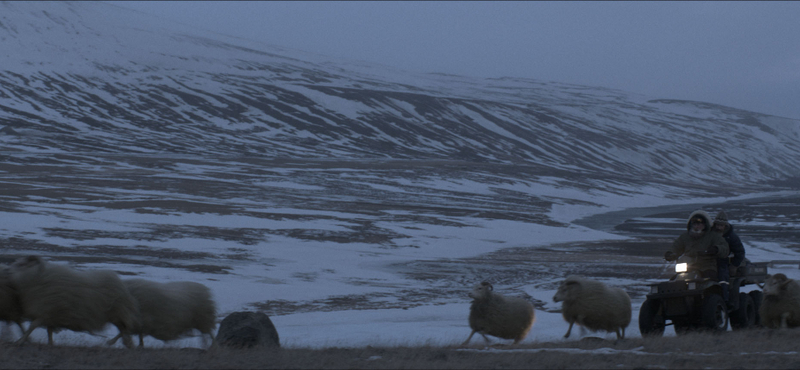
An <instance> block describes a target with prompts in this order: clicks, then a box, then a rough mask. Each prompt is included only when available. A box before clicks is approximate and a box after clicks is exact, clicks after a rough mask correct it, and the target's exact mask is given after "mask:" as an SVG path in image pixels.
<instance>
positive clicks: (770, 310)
mask: <svg viewBox="0 0 800 370" xmlns="http://www.w3.org/2000/svg"><path fill="white" fill-rule="evenodd" d="M763 293H764V298H763V301H762V302H761V308H759V310H758V313H759V315H760V316H761V324H762V325H764V326H766V327H768V328H772V329H777V328H780V329H786V328H793V327H797V326H800V284H798V283H797V281H795V280H792V279H789V278H788V277H786V275H784V274H775V275H772V276H769V277H768V278H767V281H766V282H765V283H764V289H763Z"/></svg>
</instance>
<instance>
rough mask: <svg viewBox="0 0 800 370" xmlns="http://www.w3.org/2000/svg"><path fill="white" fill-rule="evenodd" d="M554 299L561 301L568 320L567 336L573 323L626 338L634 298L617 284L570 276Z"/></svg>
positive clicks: (562, 311) (562, 310)
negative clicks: (609, 284) (614, 285)
mask: <svg viewBox="0 0 800 370" xmlns="http://www.w3.org/2000/svg"><path fill="white" fill-rule="evenodd" d="M553 301H555V302H563V303H562V304H561V315H562V316H564V320H566V321H567V322H568V323H569V329H567V334H565V335H564V338H569V335H570V333H571V332H572V325H574V324H575V323H578V325H580V326H581V327H584V328H587V329H589V330H592V331H597V330H603V331H606V332H614V333H616V334H617V340H619V339H623V338H625V328H627V327H628V324H630V323H631V298H630V297H629V296H628V293H625V291H624V290H622V289H620V288H617V287H609V286H606V285H605V284H603V283H601V282H599V281H595V280H590V279H586V278H583V277H580V276H569V277H567V278H566V279H565V280H564V281H563V282H561V286H559V287H558V292H556V294H555V296H553Z"/></svg>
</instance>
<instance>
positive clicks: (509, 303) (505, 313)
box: [462, 281, 536, 345]
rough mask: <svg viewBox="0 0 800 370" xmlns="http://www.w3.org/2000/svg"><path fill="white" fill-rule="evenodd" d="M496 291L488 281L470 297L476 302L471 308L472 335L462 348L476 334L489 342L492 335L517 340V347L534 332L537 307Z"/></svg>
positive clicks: (478, 287)
mask: <svg viewBox="0 0 800 370" xmlns="http://www.w3.org/2000/svg"><path fill="white" fill-rule="evenodd" d="M493 290H494V287H492V284H490V283H488V282H485V281H484V282H482V283H480V284H478V285H476V286H475V288H474V289H473V290H472V291H471V292H470V293H469V296H470V297H471V298H472V299H473V300H472V305H471V306H470V308H469V327H470V328H471V329H472V333H470V334H469V337H468V338H467V340H466V341H464V343H463V344H462V345H466V344H467V343H469V341H470V339H472V336H473V335H475V333H480V334H481V335H482V336H483V339H484V340H486V341H487V342H489V338H488V337H486V335H487V334H488V335H491V336H495V337H498V338H503V339H513V340H514V344H517V343H519V342H520V341H521V340H523V339H525V337H526V336H527V335H528V332H529V331H530V330H531V326H533V322H534V321H535V319H536V318H535V313H534V311H533V305H532V304H531V303H530V302H528V301H527V300H525V299H522V298H517V297H505V296H503V295H501V294H498V293H495V292H493Z"/></svg>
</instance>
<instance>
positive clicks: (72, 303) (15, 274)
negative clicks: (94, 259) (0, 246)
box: [11, 256, 138, 348]
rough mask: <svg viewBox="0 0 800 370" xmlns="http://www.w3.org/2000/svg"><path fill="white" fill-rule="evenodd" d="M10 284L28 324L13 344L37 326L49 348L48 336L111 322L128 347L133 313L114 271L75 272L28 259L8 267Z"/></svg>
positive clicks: (133, 304)
mask: <svg viewBox="0 0 800 370" xmlns="http://www.w3.org/2000/svg"><path fill="white" fill-rule="evenodd" d="M11 280H12V281H13V282H14V284H16V286H17V288H18V289H19V297H20V303H21V306H22V312H23V313H24V316H25V317H26V318H28V319H30V320H32V321H31V324H30V326H29V327H28V330H26V331H25V332H24V333H23V335H22V338H20V339H19V340H18V341H17V343H18V344H19V343H23V342H25V341H26V340H27V339H28V336H30V334H31V332H32V331H33V330H34V329H36V328H38V327H40V326H45V327H47V340H48V343H49V344H51V345H52V344H53V332H54V331H58V330H60V329H69V330H72V331H82V332H88V333H94V332H97V331H100V330H102V329H103V328H104V327H105V326H106V324H107V323H111V324H113V325H114V326H116V327H117V328H118V329H119V331H120V333H122V336H123V343H124V344H125V346H127V347H129V348H130V347H133V341H132V340H131V338H130V334H129V332H130V330H131V328H132V327H134V326H135V324H136V319H137V316H138V308H137V305H136V301H134V299H133V297H132V296H131V294H130V293H129V292H128V289H127V288H126V287H125V285H123V284H122V280H120V278H119V276H118V275H117V273H116V272H114V271H110V270H90V271H79V270H75V269H72V268H70V267H67V266H63V265H57V264H52V263H48V262H46V261H44V260H43V259H41V258H39V257H37V256H30V257H23V258H20V259H18V260H17V261H16V262H14V264H13V265H11Z"/></svg>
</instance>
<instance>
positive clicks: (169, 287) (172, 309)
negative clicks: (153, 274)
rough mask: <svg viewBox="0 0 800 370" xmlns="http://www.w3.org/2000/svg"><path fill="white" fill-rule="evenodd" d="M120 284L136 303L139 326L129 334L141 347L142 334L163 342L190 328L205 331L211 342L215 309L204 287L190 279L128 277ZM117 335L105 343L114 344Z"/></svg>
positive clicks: (185, 332) (142, 341)
mask: <svg viewBox="0 0 800 370" xmlns="http://www.w3.org/2000/svg"><path fill="white" fill-rule="evenodd" d="M123 283H124V284H125V286H126V287H127V288H128V291H130V292H131V295H133V297H134V298H135V299H136V301H137V302H138V303H139V314H140V320H139V321H140V323H141V325H139V326H136V327H134V328H133V329H132V331H131V333H132V334H138V335H139V346H140V347H143V346H144V337H145V336H146V335H150V336H152V337H154V338H156V339H160V340H162V341H165V342H166V341H169V340H173V339H178V338H181V337H184V336H187V335H189V334H191V332H192V330H193V329H197V330H198V331H200V333H202V334H208V336H210V337H211V345H212V346H213V345H214V334H213V331H214V329H215V328H216V326H217V324H216V320H217V308H216V304H215V303H214V300H213V299H212V298H211V291H210V290H209V289H208V287H206V286H205V285H203V284H200V283H195V282H191V281H178V282H169V283H159V282H154V281H149V280H144V279H129V280H123ZM120 336H121V335H117V336H116V337H115V338H113V339H111V340H110V341H109V344H114V343H115V342H116V341H117V339H119V337H120ZM204 341H205V338H204Z"/></svg>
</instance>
